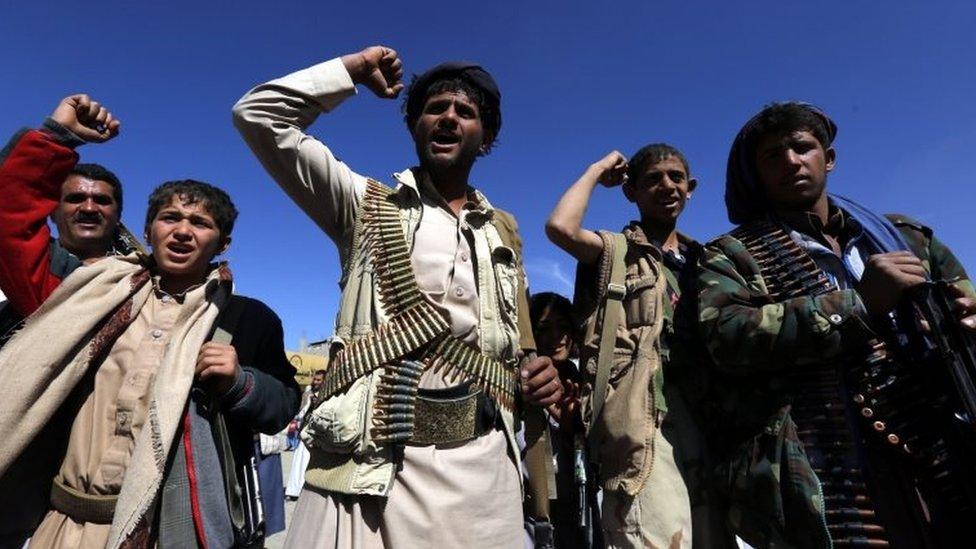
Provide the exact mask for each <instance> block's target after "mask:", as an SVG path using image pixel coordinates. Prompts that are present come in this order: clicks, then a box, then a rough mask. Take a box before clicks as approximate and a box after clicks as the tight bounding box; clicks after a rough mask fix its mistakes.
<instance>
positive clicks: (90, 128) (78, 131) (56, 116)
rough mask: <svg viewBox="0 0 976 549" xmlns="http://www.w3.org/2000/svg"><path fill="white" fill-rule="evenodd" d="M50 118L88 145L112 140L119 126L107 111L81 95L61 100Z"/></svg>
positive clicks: (119, 123) (117, 121) (116, 120)
mask: <svg viewBox="0 0 976 549" xmlns="http://www.w3.org/2000/svg"><path fill="white" fill-rule="evenodd" d="M51 118H52V119H53V120H54V121H55V122H57V123H58V124H61V125H62V126H64V127H65V128H67V129H69V130H71V132H72V133H73V134H75V135H77V136H78V137H80V138H82V139H84V140H85V141H87V142H89V143H104V142H105V141H108V140H109V139H112V138H113V137H115V136H116V135H118V134H119V126H120V125H121V122H120V121H119V120H118V119H117V118H115V117H114V116H112V113H110V112H109V111H108V109H106V108H105V107H103V106H102V105H101V104H100V103H98V102H97V101H92V100H91V98H90V97H88V96H87V95H85V94H83V93H81V94H78V95H71V96H68V97H65V98H64V99H62V100H61V103H59V104H58V106H57V108H56V109H54V112H53V113H51Z"/></svg>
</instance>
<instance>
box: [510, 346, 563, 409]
mask: <svg viewBox="0 0 976 549" xmlns="http://www.w3.org/2000/svg"><path fill="white" fill-rule="evenodd" d="M520 370H521V372H520V376H521V380H522V398H523V399H524V400H525V401H526V402H528V403H530V404H535V405H537V406H549V405H550V404H554V403H556V402H559V399H561V398H562V396H563V384H562V383H561V382H560V381H559V372H558V371H557V370H556V367H555V366H554V365H553V364H552V360H551V359H550V358H549V357H547V356H541V357H535V358H528V359H525V360H523V361H522V366H521V368H520Z"/></svg>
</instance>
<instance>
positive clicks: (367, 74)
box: [342, 46, 403, 99]
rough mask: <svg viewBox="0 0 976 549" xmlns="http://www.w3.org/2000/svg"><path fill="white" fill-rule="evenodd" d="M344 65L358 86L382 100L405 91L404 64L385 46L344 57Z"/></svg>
mask: <svg viewBox="0 0 976 549" xmlns="http://www.w3.org/2000/svg"><path fill="white" fill-rule="evenodd" d="M342 64H343V65H345V66H346V70H347V71H349V76H351V77H352V81H353V82H354V83H356V84H363V85H365V86H366V87H367V88H369V89H370V90H372V91H373V93H375V94H376V96H377V97H379V98H382V99H393V98H395V97H396V96H397V95H399V94H400V90H402V89H403V83H402V82H400V79H401V78H403V62H401V61H400V57H399V56H398V55H397V52H396V51H394V50H392V49H390V48H387V47H385V46H371V47H369V48H366V49H364V50H363V51H361V52H358V53H351V54H349V55H343V56H342Z"/></svg>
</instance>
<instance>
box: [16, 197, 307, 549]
mask: <svg viewBox="0 0 976 549" xmlns="http://www.w3.org/2000/svg"><path fill="white" fill-rule="evenodd" d="M236 217H237V210H236V208H235V207H234V205H233V203H232V202H231V200H230V197H229V196H227V194H226V193H224V192H223V191H221V190H220V189H217V188H215V187H213V186H211V185H208V184H206V183H202V182H198V181H192V180H184V181H172V182H169V183H165V184H163V185H161V186H160V187H158V188H157V189H156V190H155V191H154V192H153V194H152V196H151V197H150V199H149V208H148V212H147V216H146V224H145V231H146V233H145V234H146V240H147V242H149V244H150V246H151V247H152V256H146V255H145V254H143V253H132V254H129V255H126V256H110V257H106V258H102V259H100V260H97V261H93V262H91V263H90V264H89V265H86V266H84V267H82V268H78V269H75V270H74V271H73V272H72V273H71V274H70V275H69V276H67V277H66V278H65V279H64V280H62V281H60V284H58V285H57V286H56V287H54V288H52V289H47V288H40V287H39V288H37V289H36V290H35V291H36V292H37V294H38V295H39V296H40V300H41V301H42V304H41V305H40V307H38V308H37V309H36V310H35V311H33V312H32V314H31V316H30V317H29V318H28V319H27V321H26V322H25V324H24V327H23V328H22V329H20V330H19V331H18V332H17V334H16V335H15V336H14V337H13V338H11V340H10V341H9V343H8V344H7V345H6V346H5V347H4V348H3V350H2V352H0V438H2V439H3V440H4V444H3V445H2V448H0V479H2V480H0V484H2V485H3V487H4V489H16V487H17V485H18V483H19V482H25V481H30V480H31V479H28V478H24V477H23V476H22V474H21V472H22V471H23V468H22V465H21V464H22V463H23V462H24V461H25V460H30V459H34V458H35V457H36V456H37V455H38V453H37V451H36V450H37V448H36V446H35V444H36V443H37V442H38V441H39V440H40V442H41V443H45V442H47V443H50V442H52V441H53V442H54V443H55V446H57V448H56V449H54V450H53V451H52V456H53V457H54V459H56V461H57V464H58V468H57V470H56V473H55V474H54V475H53V478H52V477H50V476H49V477H47V478H46V479H44V480H45V481H46V482H45V484H46V486H45V487H44V491H43V493H44V494H45V496H46V497H49V499H46V500H45V501H43V502H42V503H43V507H42V511H46V512H45V513H43V520H42V521H41V523H40V525H39V526H38V527H37V530H36V531H35V532H34V533H33V537H32V538H31V546H32V547H64V548H68V547H71V548H76V547H80V548H96V547H98V548H102V547H150V546H152V545H154V544H158V546H160V547H197V546H200V547H232V546H237V545H238V544H239V543H241V542H243V541H244V540H245V539H247V538H249V537H250V534H251V533H253V532H251V530H246V531H245V529H246V525H245V524H243V523H242V522H241V521H239V520H238V519H239V517H238V516H236V515H235V513H234V512H232V509H233V508H235V507H236V508H240V507H241V506H242V505H243V502H241V501H239V498H240V496H239V493H238V491H237V488H236V487H237V486H238V485H239V483H240V482H243V479H241V478H239V475H240V473H239V470H238V466H240V465H241V464H242V463H243V462H246V460H247V459H248V458H249V457H250V456H251V455H252V454H251V453H250V452H251V451H252V445H253V435H254V433H255V432H256V431H260V432H264V433H275V432H277V431H278V430H280V429H281V428H282V427H284V426H285V425H286V424H287V423H288V421H289V420H290V419H291V418H292V417H294V414H295V412H296V411H297V409H298V388H297V385H296V383H295V381H294V379H293V376H294V368H293V367H292V366H291V365H290V364H289V363H288V360H287V358H286V357H285V354H284V348H283V342H282V330H281V323H280V321H279V320H278V318H277V316H276V315H275V314H274V313H273V312H272V311H271V310H270V309H268V308H267V306H265V305H264V304H262V303H261V302H259V301H257V300H254V299H250V298H245V297H240V296H234V295H232V280H231V276H230V271H229V269H228V268H227V266H226V264H223V263H222V264H219V265H218V264H214V263H212V261H213V259H214V257H215V256H217V255H218V254H220V253H223V252H224V251H226V249H227V247H228V246H229V245H230V240H231V231H232V229H233V226H234V220H235V218H236ZM221 331H223V332H226V334H227V335H229V336H230V341H228V339H227V338H226V337H223V338H221V339H220V340H211V335H212V334H214V333H221ZM48 427H53V428H54V429H55V430H56V431H57V430H58V429H59V428H60V431H58V432H56V433H52V432H51V430H50V429H48ZM44 436H47V437H51V439H49V440H46V441H45V440H41V439H40V437H44ZM42 457H45V458H47V457H49V456H47V455H44V456H42ZM235 479H236V480H235ZM48 494H49V495H48ZM7 511H9V510H7V509H5V512H7ZM252 525H254V523H252ZM5 541H6V540H5Z"/></svg>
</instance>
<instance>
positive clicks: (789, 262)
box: [729, 221, 834, 301]
mask: <svg viewBox="0 0 976 549" xmlns="http://www.w3.org/2000/svg"><path fill="white" fill-rule="evenodd" d="M729 234H730V235H731V236H733V237H735V238H736V239H737V240H739V241H740V242H742V244H743V245H744V246H745V247H746V250H747V251H748V252H749V254H750V255H752V257H753V259H755V260H756V263H758V264H759V269H760V273H761V274H762V277H763V281H764V282H765V283H766V289H767V291H768V292H769V297H770V299H772V300H773V301H782V300H784V299H788V298H789V297H793V296H798V295H820V294H823V293H826V292H829V291H831V290H833V289H834V285H833V284H832V283H831V282H830V279H829V278H827V275H826V274H824V272H823V271H822V270H820V267H818V266H817V264H816V262H814V261H813V258H811V257H810V254H808V253H806V251H804V250H803V248H800V246H799V245H798V244H797V243H796V242H794V241H793V238H791V237H790V235H789V234H787V232H786V231H784V230H783V229H782V228H781V227H779V226H778V225H776V224H774V223H772V222H769V221H757V222H755V223H750V224H748V225H743V226H741V227H739V228H737V229H735V230H734V231H732V232H731V233H729Z"/></svg>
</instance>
